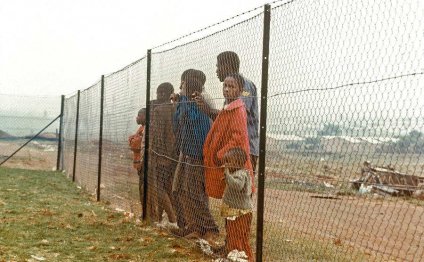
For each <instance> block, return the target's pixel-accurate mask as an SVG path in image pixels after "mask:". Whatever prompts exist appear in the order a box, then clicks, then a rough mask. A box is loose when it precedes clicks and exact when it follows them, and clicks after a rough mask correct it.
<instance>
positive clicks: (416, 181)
mask: <svg viewBox="0 0 424 262" xmlns="http://www.w3.org/2000/svg"><path fill="white" fill-rule="evenodd" d="M361 174H362V175H361V178H359V179H356V180H351V181H350V182H351V183H352V186H353V187H354V188H355V189H356V190H358V191H359V192H360V193H377V194H380V195H390V196H415V197H417V198H421V199H424V177H419V176H412V175H407V174H404V173H400V172H398V171H396V170H395V169H394V168H393V167H391V166H388V167H373V166H371V163H370V162H368V161H365V162H364V166H363V167H362V169H361Z"/></svg>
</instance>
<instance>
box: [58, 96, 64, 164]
mask: <svg viewBox="0 0 424 262" xmlns="http://www.w3.org/2000/svg"><path fill="white" fill-rule="evenodd" d="M64 107H65V96H64V95H62V96H61V102H60V119H59V141H58V143H57V160H56V170H61V168H60V158H61V156H62V128H63V109H64Z"/></svg>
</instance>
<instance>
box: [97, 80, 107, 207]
mask: <svg viewBox="0 0 424 262" xmlns="http://www.w3.org/2000/svg"><path fill="white" fill-rule="evenodd" d="M100 85H101V86H100V131H99V162H98V166H97V201H100V184H101V182H102V153H103V107H104V94H105V76H104V75H102V79H101V82H100Z"/></svg>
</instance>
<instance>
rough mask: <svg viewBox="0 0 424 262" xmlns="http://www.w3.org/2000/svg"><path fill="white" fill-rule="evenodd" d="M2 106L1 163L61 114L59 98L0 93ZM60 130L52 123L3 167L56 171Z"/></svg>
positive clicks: (0, 112)
mask: <svg viewBox="0 0 424 262" xmlns="http://www.w3.org/2000/svg"><path fill="white" fill-rule="evenodd" d="M0 105H1V107H0V163H2V162H3V161H4V160H6V159H7V158H8V157H9V156H11V155H12V154H13V153H14V152H15V151H16V150H18V149H19V148H20V147H21V146H22V145H24V144H25V143H26V142H28V141H29V140H30V139H31V138H32V137H33V136H34V135H36V134H37V133H39V132H40V131H42V130H43V129H44V128H45V127H46V126H47V125H48V124H49V123H50V122H52V121H53V120H55V119H56V118H57V117H58V116H59V115H60V97H33V96H18V95H7V94H0ZM58 129H59V121H55V122H53V123H52V124H51V125H50V126H49V127H47V128H46V129H45V130H44V131H42V132H41V133H40V135H39V136H38V137H37V138H36V139H34V140H33V141H31V142H30V143H29V144H28V146H26V147H24V148H23V149H22V150H20V151H19V152H17V153H16V155H14V156H13V157H12V158H10V159H9V160H8V161H6V162H5V163H4V166H7V167H19V168H30V169H43V170H52V169H55V166H56V164H55V163H56V158H55V157H56V154H57V145H58V143H57V136H58Z"/></svg>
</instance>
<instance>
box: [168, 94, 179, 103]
mask: <svg viewBox="0 0 424 262" xmlns="http://www.w3.org/2000/svg"><path fill="white" fill-rule="evenodd" d="M169 99H170V100H171V102H172V103H178V102H180V94H171V96H170V97H169Z"/></svg>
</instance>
